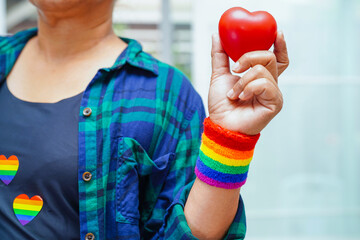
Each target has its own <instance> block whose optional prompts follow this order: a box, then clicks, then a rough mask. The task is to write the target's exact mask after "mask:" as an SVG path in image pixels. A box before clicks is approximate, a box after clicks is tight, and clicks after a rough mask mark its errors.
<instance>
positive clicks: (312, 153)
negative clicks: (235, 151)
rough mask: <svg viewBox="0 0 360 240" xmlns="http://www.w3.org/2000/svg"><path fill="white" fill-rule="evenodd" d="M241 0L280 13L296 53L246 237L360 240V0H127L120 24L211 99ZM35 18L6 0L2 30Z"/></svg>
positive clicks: (251, 201)
mask: <svg viewBox="0 0 360 240" xmlns="http://www.w3.org/2000/svg"><path fill="white" fill-rule="evenodd" d="M233 6H241V7H245V8H247V9H248V10H250V11H256V10H266V11H268V12H270V13H271V14H272V15H273V16H274V17H275V19H276V20H277V22H278V26H279V29H281V30H283V31H284V33H285V38H286V40H287V43H288V50H289V55H290V60H291V64H290V67H289V69H288V70H287V71H286V72H285V73H284V74H283V75H282V76H281V78H280V80H279V81H280V87H281V89H282V91H283V95H284V100H285V105H284V108H283V110H282V112H281V113H280V114H279V115H278V116H277V118H276V119H274V121H273V122H272V123H271V124H270V125H269V126H268V127H267V128H266V129H265V130H264V131H263V133H262V137H261V138H260V141H259V143H258V145H257V149H256V152H255V156H254V161H253V163H252V165H251V171H250V173H249V179H248V182H247V184H246V185H245V186H244V187H243V189H242V196H243V198H244V201H245V205H246V213H247V223H248V232H247V238H246V239H249V240H262V239H264V240H265V239H266V240H267V239H269V240H272V239H274V240H275V239H276V240H279V239H284V240H285V239H286V240H325V239H326V240H332V239H334V240H335V239H336V240H355V239H360V57H359V56H360V44H359V43H360V1H359V0H317V1H312V0H272V1H268V0H253V1H233V0H227V1H219V0H196V1H191V0H151V1H148V0H120V1H118V2H117V4H116V8H115V12H114V29H115V31H116V32H117V34H118V35H120V36H123V37H129V38H134V39H137V40H138V41H140V42H141V43H142V45H143V47H144V50H145V51H147V52H149V53H151V54H153V55H154V56H155V57H157V58H159V59H161V60H162V61H165V62H167V63H170V64H172V65H175V66H176V67H178V68H179V69H181V70H182V71H183V72H184V73H185V74H186V75H187V76H188V77H189V78H190V79H191V81H192V82H193V84H194V86H195V87H196V89H197V90H198V92H199V93H200V94H201V96H202V97H203V100H204V102H205V103H206V102H207V91H208V85H209V78H210V73H211V68H210V48H211V34H212V33H215V32H217V24H218V20H219V18H220V16H221V14H222V13H223V12H224V11H225V10H227V9H228V8H230V7H233ZM33 26H36V12H35V9H34V8H33V7H32V6H31V5H30V4H29V3H28V2H27V1H26V0H24V1H20V0H7V1H5V0H1V2H0V34H6V33H8V34H10V33H15V32H17V31H19V30H22V29H25V28H29V27H33ZM205 105H206V104H205Z"/></svg>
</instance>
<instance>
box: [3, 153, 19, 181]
mask: <svg viewBox="0 0 360 240" xmlns="http://www.w3.org/2000/svg"><path fill="white" fill-rule="evenodd" d="M18 169H19V160H18V158H17V157H16V156H15V155H12V156H10V157H9V158H8V159H7V158H6V157H5V156H4V155H1V156H0V179H1V181H3V182H4V183H5V184H6V185H9V183H10V182H11V181H12V180H13V178H14V177H15V175H16V173H17V170H18Z"/></svg>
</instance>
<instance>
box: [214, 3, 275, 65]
mask: <svg viewBox="0 0 360 240" xmlns="http://www.w3.org/2000/svg"><path fill="white" fill-rule="evenodd" d="M276 32H277V24H276V21H275V19H274V17H273V16H272V15H271V14H270V13H268V12H265V11H258V12H249V11H248V10H246V9H244V8H241V7H234V8H230V9H229V10H227V11H226V12H225V13H224V14H223V15H222V16H221V18H220V21H219V35H220V41H221V45H222V46H223V48H224V50H225V52H226V53H227V55H228V56H229V57H230V58H231V59H232V60H233V61H237V60H238V59H239V58H240V57H241V56H242V55H243V54H245V53H247V52H251V51H257V50H269V49H270V47H271V46H272V44H273V43H274V42H275V39H276V34H277V33H276Z"/></svg>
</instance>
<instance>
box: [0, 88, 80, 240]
mask: <svg viewBox="0 0 360 240" xmlns="http://www.w3.org/2000/svg"><path fill="white" fill-rule="evenodd" d="M81 98H82V93H80V94H78V95H76V96H73V97H70V98H67V99H63V100H61V101H59V102H56V103H34V102H27V101H23V100H20V99H18V98H16V97H15V96H14V95H12V93H11V92H10V91H9V89H8V88H7V84H6V82H4V83H3V84H2V85H1V86H0V238H1V239H17V240H21V239H26V240H29V239H79V236H80V225H79V197H78V185H77V182H78V181H77V179H78V178H77V167H78V116H79V109H80V103H81Z"/></svg>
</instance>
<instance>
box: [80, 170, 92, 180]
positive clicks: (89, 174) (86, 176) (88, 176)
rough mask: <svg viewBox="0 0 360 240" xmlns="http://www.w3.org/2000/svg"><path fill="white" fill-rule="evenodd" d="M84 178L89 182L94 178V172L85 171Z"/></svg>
mask: <svg viewBox="0 0 360 240" xmlns="http://www.w3.org/2000/svg"><path fill="white" fill-rule="evenodd" d="M82 178H83V180H84V181H85V182H89V181H90V180H91V178H92V174H91V173H89V172H84V173H83V175H82Z"/></svg>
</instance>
